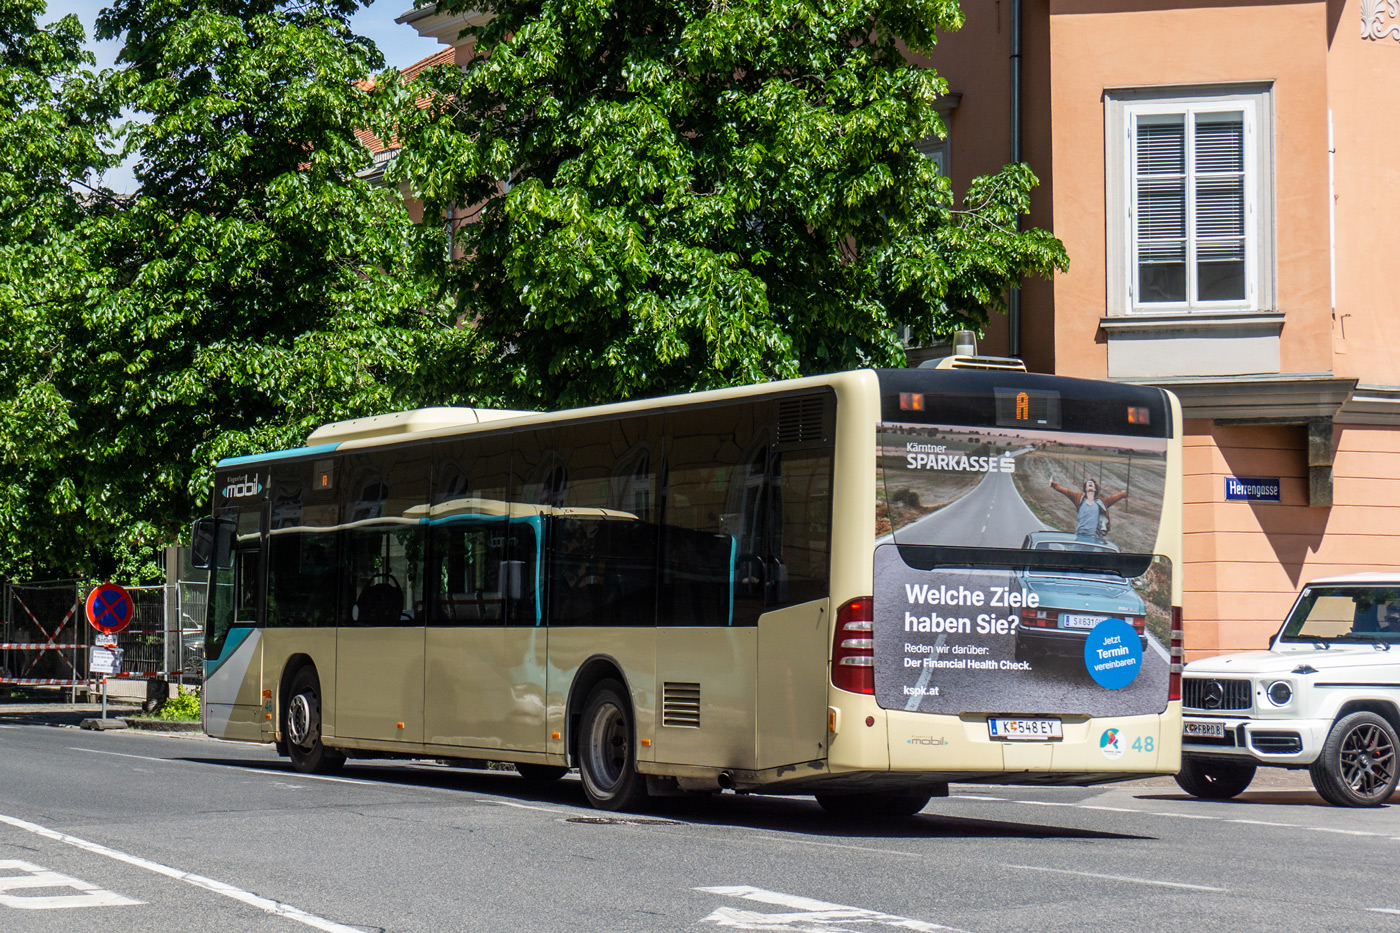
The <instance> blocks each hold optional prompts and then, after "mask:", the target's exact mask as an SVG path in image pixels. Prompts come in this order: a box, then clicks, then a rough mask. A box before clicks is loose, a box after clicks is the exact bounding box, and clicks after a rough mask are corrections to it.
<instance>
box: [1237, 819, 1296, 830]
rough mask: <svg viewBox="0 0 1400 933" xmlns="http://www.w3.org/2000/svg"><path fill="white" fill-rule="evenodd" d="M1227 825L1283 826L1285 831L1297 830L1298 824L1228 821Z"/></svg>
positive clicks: (1264, 821) (1265, 821)
mask: <svg viewBox="0 0 1400 933" xmlns="http://www.w3.org/2000/svg"><path fill="white" fill-rule="evenodd" d="M1225 822H1227V823H1247V824H1249V825H1250V826H1282V827H1283V828H1284V829H1297V828H1298V824H1297V823H1273V822H1270V821H1269V820H1226V821H1225Z"/></svg>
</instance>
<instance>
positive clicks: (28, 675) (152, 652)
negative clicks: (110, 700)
mask: <svg viewBox="0 0 1400 933" xmlns="http://www.w3.org/2000/svg"><path fill="white" fill-rule="evenodd" d="M126 590H127V593H129V594H130V596H131V601H132V610H133V611H132V617H131V621H130V623H129V624H128V625H127V627H126V628H125V629H123V630H122V631H121V632H119V633H117V634H116V635H115V636H108V637H106V638H103V637H102V636H100V635H99V634H98V633H97V631H96V630H94V629H93V628H92V626H91V625H89V624H88V621H87V615H86V608H85V607H86V601H87V597H88V594H89V593H90V592H91V588H90V587H83V586H79V585H78V584H77V583H76V582H73V581H48V582H43V583H6V584H5V597H4V602H5V615H4V629H3V631H0V685H9V686H58V687H69V688H73V689H75V690H76V689H77V688H89V689H90V687H91V685H93V684H97V683H100V682H101V681H102V679H103V678H104V677H119V678H136V679H152V678H158V679H162V680H167V681H170V682H172V683H180V684H197V683H199V682H200V681H201V680H202V679H203V674H204V664H203V660H204V630H203V626H202V620H203V619H204V604H205V598H206V597H205V591H206V586H205V584H204V583H203V582H199V581H192V580H181V581H180V582H178V583H169V584H164V585H158V586H134V587H127V588H126ZM97 644H105V645H113V644H114V646H115V647H116V648H117V649H119V650H120V653H121V666H120V670H119V671H118V672H117V673H98V672H95V671H93V670H92V663H91V662H92V649H93V646H94V645H97Z"/></svg>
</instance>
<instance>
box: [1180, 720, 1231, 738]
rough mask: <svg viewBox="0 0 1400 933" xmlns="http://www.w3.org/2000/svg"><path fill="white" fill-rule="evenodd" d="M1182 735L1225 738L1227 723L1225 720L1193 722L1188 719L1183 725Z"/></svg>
mask: <svg viewBox="0 0 1400 933" xmlns="http://www.w3.org/2000/svg"><path fill="white" fill-rule="evenodd" d="M1181 734H1182V735H1201V736H1208V737H1209V738H1213V739H1223V738H1225V723H1223V722H1192V721H1191V720H1189V719H1188V720H1186V722H1184V723H1182V726H1181Z"/></svg>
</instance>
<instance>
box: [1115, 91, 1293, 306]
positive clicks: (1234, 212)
mask: <svg viewBox="0 0 1400 933" xmlns="http://www.w3.org/2000/svg"><path fill="white" fill-rule="evenodd" d="M1107 101H1108V108H1109V109H1108V115H1107V116H1108V119H1107V127H1108V132H1109V134H1110V135H1109V139H1108V140H1107V154H1108V163H1109V175H1108V179H1109V187H1108V192H1107V194H1108V204H1107V207H1108V211H1109V217H1108V220H1109V223H1108V225H1107V226H1108V232H1109V238H1110V240H1109V253H1110V255H1109V299H1110V300H1109V304H1110V308H1109V311H1110V313H1120V314H1122V313H1130V314H1153V313H1158V314H1162V313H1166V314H1170V313H1190V312H1211V311H1219V312H1239V311H1259V310H1272V301H1273V297H1272V296H1273V260H1272V256H1273V244H1272V236H1273V233H1272V226H1271V218H1272V213H1273V211H1272V204H1271V196H1272V191H1273V184H1272V171H1271V169H1272V162H1271V150H1272V147H1271V146H1270V145H1269V139H1268V137H1267V136H1266V135H1265V134H1266V132H1267V131H1268V127H1270V126H1271V119H1270V118H1269V114H1268V105H1269V99H1268V91H1267V90H1252V89H1250V90H1243V91H1226V92H1221V91H1220V90H1215V91H1214V92H1211V91H1208V90H1207V91H1202V90H1183V89H1179V88H1177V89H1170V90H1167V91H1154V90H1151V89H1147V90H1136V91H1125V92H1111V93H1110V94H1109V95H1108V96H1107Z"/></svg>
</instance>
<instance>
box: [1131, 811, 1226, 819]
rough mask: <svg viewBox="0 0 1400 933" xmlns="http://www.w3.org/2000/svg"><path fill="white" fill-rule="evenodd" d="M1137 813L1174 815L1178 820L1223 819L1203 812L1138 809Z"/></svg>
mask: <svg viewBox="0 0 1400 933" xmlns="http://www.w3.org/2000/svg"><path fill="white" fill-rule="evenodd" d="M1138 812H1139V813H1150V814H1152V815H1153V816H1174V817H1176V818H1177V819H1179V820H1223V819H1225V817H1223V816H1206V815H1205V814H1203V813H1163V812H1162V811H1160V810H1139V811H1138Z"/></svg>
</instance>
